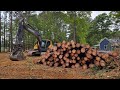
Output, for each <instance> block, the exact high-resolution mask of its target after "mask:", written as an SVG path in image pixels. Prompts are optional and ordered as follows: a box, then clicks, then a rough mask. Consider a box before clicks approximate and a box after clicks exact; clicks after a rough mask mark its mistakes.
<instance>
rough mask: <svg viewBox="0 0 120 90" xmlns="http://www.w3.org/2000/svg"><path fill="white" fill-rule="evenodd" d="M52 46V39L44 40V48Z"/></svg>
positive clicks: (42, 45)
mask: <svg viewBox="0 0 120 90" xmlns="http://www.w3.org/2000/svg"><path fill="white" fill-rule="evenodd" d="M49 46H50V41H49V40H48V41H47V40H42V44H41V47H42V48H48V47H49Z"/></svg>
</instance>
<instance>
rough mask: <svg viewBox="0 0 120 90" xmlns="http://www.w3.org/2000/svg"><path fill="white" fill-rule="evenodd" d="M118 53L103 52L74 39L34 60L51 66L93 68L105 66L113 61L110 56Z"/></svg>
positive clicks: (58, 44)
mask: <svg viewBox="0 0 120 90" xmlns="http://www.w3.org/2000/svg"><path fill="white" fill-rule="evenodd" d="M116 56H117V53H109V54H103V53H98V52H97V50H96V49H92V48H91V47H90V45H84V44H80V43H76V42H74V41H70V42H66V41H63V42H62V43H57V46H54V47H52V48H50V49H48V50H47V52H46V53H45V54H44V55H42V56H41V58H42V59H37V60H34V63H37V64H43V65H48V66H50V67H63V68H80V67H81V68H83V69H87V68H92V67H95V66H97V67H105V66H106V65H107V63H109V62H110V61H111V59H109V58H110V57H116Z"/></svg>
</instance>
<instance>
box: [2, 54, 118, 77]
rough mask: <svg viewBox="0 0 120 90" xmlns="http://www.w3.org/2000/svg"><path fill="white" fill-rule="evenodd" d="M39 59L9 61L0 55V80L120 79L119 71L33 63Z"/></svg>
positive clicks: (28, 58) (5, 56)
mask: <svg viewBox="0 0 120 90" xmlns="http://www.w3.org/2000/svg"><path fill="white" fill-rule="evenodd" d="M35 58H39V57H27V58H26V60H23V61H11V60H10V59H9V53H0V79H98V78H104V79H108V78H120V72H119V71H120V70H119V69H114V70H112V71H110V72H106V70H100V71H97V72H96V71H95V70H91V69H88V70H81V69H68V68H61V67H57V68H54V67H48V66H44V65H37V64H34V63H33V59H35Z"/></svg>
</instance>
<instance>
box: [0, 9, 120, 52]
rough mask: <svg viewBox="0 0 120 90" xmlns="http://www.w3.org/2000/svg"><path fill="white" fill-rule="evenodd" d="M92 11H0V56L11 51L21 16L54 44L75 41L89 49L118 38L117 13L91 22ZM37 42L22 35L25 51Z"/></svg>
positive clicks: (101, 16)
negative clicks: (102, 40)
mask: <svg viewBox="0 0 120 90" xmlns="http://www.w3.org/2000/svg"><path fill="white" fill-rule="evenodd" d="M91 13H92V11H39V12H37V13H36V11H0V47H1V48H0V52H6V51H11V50H12V48H13V44H14V41H15V36H16V33H17V30H18V21H19V18H20V16H21V15H22V16H23V17H24V18H25V19H26V20H27V22H28V23H29V24H30V25H31V26H33V27H34V28H35V29H36V30H37V31H38V32H39V33H40V34H41V37H42V39H49V40H51V41H52V42H53V43H55V42H62V41H63V40H66V41H70V40H74V41H76V42H79V43H83V44H90V45H91V46H93V45H95V44H98V43H99V41H100V40H101V39H102V38H104V37H107V38H120V30H119V25H120V11H110V13H109V14H106V13H102V14H100V15H98V16H96V17H95V18H94V19H92V17H91ZM36 40H37V39H36V38H35V36H34V35H32V34H30V33H29V32H27V31H24V38H23V43H24V50H26V49H33V46H34V43H35V41H36Z"/></svg>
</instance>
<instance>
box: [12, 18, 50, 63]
mask: <svg viewBox="0 0 120 90" xmlns="http://www.w3.org/2000/svg"><path fill="white" fill-rule="evenodd" d="M24 30H26V31H28V32H30V33H31V34H33V35H35V36H36V38H37V43H36V44H35V45H34V50H33V51H28V54H29V55H31V56H40V55H41V52H45V51H46V50H47V48H49V47H52V42H51V41H50V40H48V39H43V40H42V39H41V35H40V34H39V32H37V31H36V30H35V29H34V28H33V27H32V26H31V25H29V24H28V23H27V24H26V22H25V20H24V19H23V18H22V19H20V21H19V27H18V31H17V35H16V41H15V44H14V46H13V50H12V52H11V54H10V60H12V61H19V60H24V59H25V56H24V53H23V31H24Z"/></svg>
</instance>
